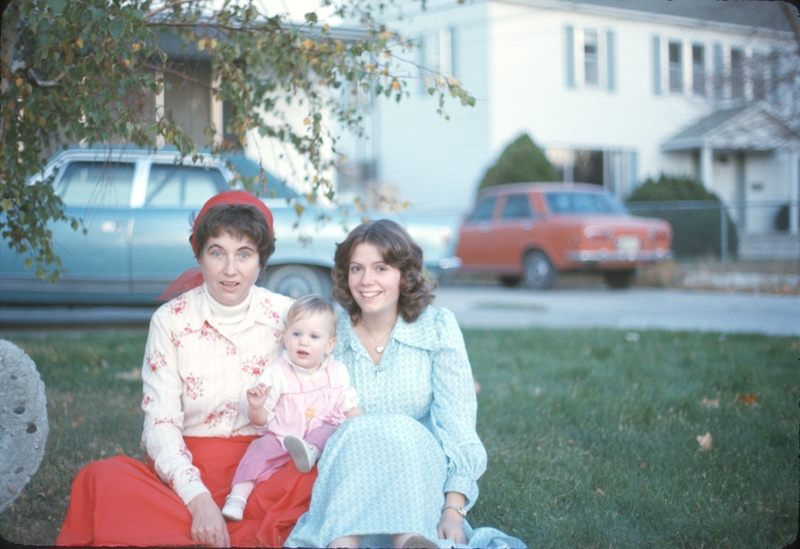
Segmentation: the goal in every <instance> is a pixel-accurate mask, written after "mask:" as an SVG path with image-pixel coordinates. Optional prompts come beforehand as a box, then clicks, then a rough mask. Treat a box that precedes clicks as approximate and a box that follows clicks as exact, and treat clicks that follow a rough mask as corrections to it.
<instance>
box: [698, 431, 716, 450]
mask: <svg viewBox="0 0 800 549" xmlns="http://www.w3.org/2000/svg"><path fill="white" fill-rule="evenodd" d="M696 438H697V443H698V444H700V449H701V450H702V451H703V452H708V451H709V450H711V442H712V440H713V437H712V436H711V432H710V431H706V434H704V435H697V437H696Z"/></svg>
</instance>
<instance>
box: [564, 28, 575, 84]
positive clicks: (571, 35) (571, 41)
mask: <svg viewBox="0 0 800 549" xmlns="http://www.w3.org/2000/svg"><path fill="white" fill-rule="evenodd" d="M564 31H565V32H564V46H565V49H564V53H565V55H564V60H565V62H566V71H567V73H566V80H567V87H568V88H574V87H575V29H573V28H572V26H567V27H566V28H565V29H564Z"/></svg>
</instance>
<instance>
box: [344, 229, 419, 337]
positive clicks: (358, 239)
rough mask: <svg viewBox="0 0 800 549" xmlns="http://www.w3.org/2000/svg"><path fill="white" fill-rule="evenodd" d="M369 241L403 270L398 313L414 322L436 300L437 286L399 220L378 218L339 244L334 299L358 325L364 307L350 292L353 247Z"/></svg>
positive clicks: (406, 319) (416, 245)
mask: <svg viewBox="0 0 800 549" xmlns="http://www.w3.org/2000/svg"><path fill="white" fill-rule="evenodd" d="M365 242H368V243H370V244H373V245H374V246H376V247H377V248H378V250H380V252H381V255H382V256H383V260H384V261H385V262H386V264H387V265H391V266H392V267H396V268H398V269H400V299H399V300H398V302H397V312H398V313H399V314H400V316H402V317H403V320H405V321H406V322H414V321H415V320H416V319H417V318H419V315H420V314H422V311H424V310H425V307H427V306H428V305H430V303H431V302H432V301H433V298H434V295H433V285H431V283H430V282H429V281H428V278H427V277H426V276H425V272H424V271H423V264H422V248H420V247H419V245H418V244H417V243H416V242H414V239H413V238H411V236H410V235H409V234H408V233H407V232H406V230H405V229H404V228H403V227H402V226H401V225H400V224H399V223H397V222H395V221H392V220H390V219H376V220H373V221H367V222H366V223H362V224H361V225H359V226H358V227H356V228H355V229H353V230H352V231H350V234H349V235H347V238H346V239H345V240H344V242H342V243H341V244H338V245H337V246H336V254H335V255H334V265H333V271H332V273H331V274H332V276H333V292H332V295H333V298H334V299H335V300H336V301H338V302H339V303H340V304H341V305H342V307H344V308H345V310H347V312H348V313H350V319H351V320H352V321H353V323H354V324H355V323H356V322H358V321H359V319H360V318H361V308H360V307H359V306H358V304H357V303H356V301H355V299H354V298H353V294H351V293H350V285H349V284H348V276H349V272H350V259H351V258H352V256H353V250H354V249H355V247H356V246H357V245H359V244H363V243H365Z"/></svg>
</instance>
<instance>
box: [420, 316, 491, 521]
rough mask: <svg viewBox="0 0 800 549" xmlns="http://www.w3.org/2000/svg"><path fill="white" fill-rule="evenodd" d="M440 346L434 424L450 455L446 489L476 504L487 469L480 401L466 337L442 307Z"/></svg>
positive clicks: (434, 360)
mask: <svg viewBox="0 0 800 549" xmlns="http://www.w3.org/2000/svg"><path fill="white" fill-rule="evenodd" d="M435 325H436V330H437V332H438V335H439V340H440V346H439V348H438V349H437V350H435V351H431V353H430V355H431V361H432V383H433V402H432V404H431V423H432V426H433V433H434V435H435V436H436V438H437V439H439V441H440V443H441V445H442V449H443V450H444V453H445V455H446V456H447V480H446V482H445V487H444V491H445V492H460V493H462V494H464V495H465V496H466V498H467V507H468V508H469V507H472V505H474V504H475V500H476V499H477V498H478V478H479V477H480V476H481V475H482V474H483V472H484V471H485V470H486V450H485V448H484V447H483V443H482V442H481V440H480V438H478V433H477V431H476V430H475V424H476V419H477V409H478V403H477V399H476V397H475V380H474V378H473V377H472V368H471V366H470V363H469V358H468V356H467V350H466V347H465V346H464V337H463V335H462V334H461V329H460V328H459V327H458V323H457V322H456V319H455V317H454V316H453V313H451V312H450V311H448V310H447V309H439V310H438V311H437V316H436V319H435Z"/></svg>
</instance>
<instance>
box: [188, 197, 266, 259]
mask: <svg viewBox="0 0 800 549" xmlns="http://www.w3.org/2000/svg"><path fill="white" fill-rule="evenodd" d="M222 233H228V234H230V235H234V236H236V237H238V238H243V237H245V236H246V237H249V238H250V240H252V241H253V244H255V246H256V249H257V250H258V262H259V264H260V265H261V269H262V270H263V269H264V267H266V266H267V259H269V256H271V255H272V253H273V252H274V251H275V239H274V238H273V236H272V233H271V232H270V230H269V225H267V220H266V219H264V214H262V213H261V212H260V211H258V209H256V208H255V207H254V206H251V205H249V204H220V205H218V206H214V207H213V208H210V209H209V210H208V211H207V212H206V213H205V214H204V215H203V217H201V218H200V220H199V221H198V223H197V227H196V229H195V243H196V244H197V259H198V261H199V260H200V257H201V256H202V255H203V249H204V248H205V246H206V243H207V242H208V239H209V238H215V237H217V236H220V235H221V234H222ZM191 240H192V237H191V236H190V237H189V241H190V242H191Z"/></svg>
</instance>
